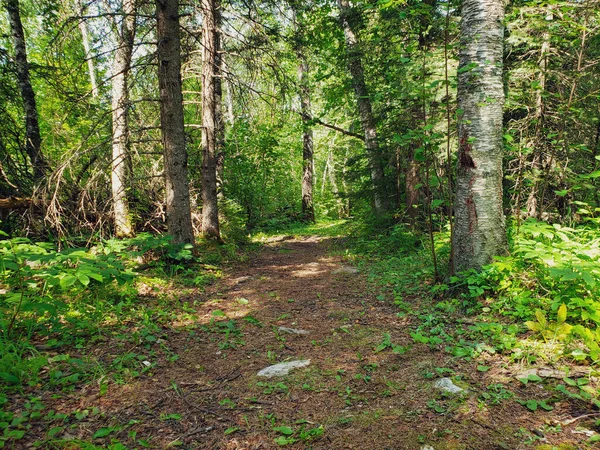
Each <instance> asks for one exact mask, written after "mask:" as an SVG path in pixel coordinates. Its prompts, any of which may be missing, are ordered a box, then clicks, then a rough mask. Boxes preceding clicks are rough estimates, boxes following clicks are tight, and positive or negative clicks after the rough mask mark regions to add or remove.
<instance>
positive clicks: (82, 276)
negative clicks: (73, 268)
mask: <svg viewBox="0 0 600 450" xmlns="http://www.w3.org/2000/svg"><path fill="white" fill-rule="evenodd" d="M77 279H78V280H79V282H80V283H81V284H83V285H84V286H87V285H88V284H90V277H88V276H87V275H85V274H83V273H78V274H77Z"/></svg>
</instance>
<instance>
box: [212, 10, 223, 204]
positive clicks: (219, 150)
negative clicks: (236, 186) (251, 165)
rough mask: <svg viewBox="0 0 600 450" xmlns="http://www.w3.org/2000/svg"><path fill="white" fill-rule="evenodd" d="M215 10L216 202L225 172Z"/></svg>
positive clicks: (218, 12)
mask: <svg viewBox="0 0 600 450" xmlns="http://www.w3.org/2000/svg"><path fill="white" fill-rule="evenodd" d="M220 8H221V7H220V5H217V8H216V9H215V24H216V36H215V39H216V41H215V47H216V54H215V77H214V82H215V134H216V150H215V153H216V155H217V156H216V158H217V160H216V176H217V199H218V200H217V201H221V200H223V199H224V198H225V194H224V192H223V182H224V180H223V177H224V170H225V117H224V115H223V48H222V47H223V45H222V44H223V35H222V34H221V9H220Z"/></svg>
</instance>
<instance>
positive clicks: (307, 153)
mask: <svg viewBox="0 0 600 450" xmlns="http://www.w3.org/2000/svg"><path fill="white" fill-rule="evenodd" d="M297 55H298V60H299V65H298V79H299V81H300V105H301V111H302V218H303V219H304V221H306V222H309V223H314V222H315V208H314V202H313V185H314V182H313V173H314V170H315V169H314V156H313V155H314V140H313V130H312V126H311V123H310V120H309V117H312V112H311V108H310V86H309V83H308V62H307V61H306V56H305V55H304V53H303V52H302V50H301V49H299V50H298V51H297Z"/></svg>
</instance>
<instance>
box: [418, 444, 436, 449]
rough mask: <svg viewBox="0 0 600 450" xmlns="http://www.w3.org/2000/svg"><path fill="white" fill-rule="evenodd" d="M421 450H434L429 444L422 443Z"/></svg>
mask: <svg viewBox="0 0 600 450" xmlns="http://www.w3.org/2000/svg"><path fill="white" fill-rule="evenodd" d="M421 450H435V449H434V448H433V447H432V446H431V445H424V446H423V447H421Z"/></svg>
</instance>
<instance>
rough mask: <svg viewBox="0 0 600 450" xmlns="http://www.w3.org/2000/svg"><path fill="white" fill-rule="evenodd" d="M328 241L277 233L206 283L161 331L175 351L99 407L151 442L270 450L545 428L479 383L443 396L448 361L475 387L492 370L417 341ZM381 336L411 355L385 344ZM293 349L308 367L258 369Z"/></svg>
mask: <svg viewBox="0 0 600 450" xmlns="http://www.w3.org/2000/svg"><path fill="white" fill-rule="evenodd" d="M331 248H332V242H331V241H328V240H327V239H321V238H317V237H310V238H302V239H292V238H290V239H285V238H283V239H280V240H278V241H273V242H271V243H268V244H267V245H266V246H265V248H264V249H263V250H261V251H260V252H259V253H258V254H257V255H255V256H254V257H253V258H252V259H251V260H250V261H248V262H246V263H243V264H241V265H238V266H236V268H235V269H234V270H232V271H231V272H230V273H228V274H226V276H225V277H224V278H223V280H222V281H221V282H220V283H219V284H218V285H217V286H214V287H213V288H212V289H211V291H210V292H207V293H206V294H204V295H203V296H202V299H200V300H202V302H201V304H200V306H198V311H197V313H195V314H191V315H190V316H189V317H188V318H186V319H182V320H181V322H179V323H174V324H173V326H172V328H170V329H166V330H165V340H166V342H165V345H167V346H168V347H169V348H170V349H171V351H173V352H175V353H176V354H178V356H179V359H178V360H177V361H174V362H171V363H165V364H161V365H159V366H158V368H157V369H156V370H154V371H153V372H152V376H148V377H145V378H141V379H138V380H136V381H135V382H134V383H132V384H128V385H125V386H123V387H121V388H119V389H111V390H110V392H109V394H108V395H107V396H105V397H103V398H102V399H101V400H100V401H101V403H102V407H103V409H104V410H105V411H106V412H107V414H108V415H110V414H112V417H113V418H118V419H119V420H120V421H121V422H122V423H127V422H128V421H130V420H138V421H140V422H139V423H137V424H136V425H134V426H133V427H132V428H131V429H133V430H135V431H137V433H138V435H139V436H152V440H151V442H152V444H153V445H154V446H156V448H167V447H168V446H169V445H178V446H179V448H186V449H194V448H207V449H270V448H279V446H278V445H277V444H276V443H275V439H278V438H279V439H283V438H287V439H288V440H289V442H292V443H291V444H289V445H288V447H286V448H315V449H415V450H417V449H421V448H422V446H423V445H426V444H427V445H431V446H432V447H433V448H434V449H435V450H442V449H479V450H483V449H516V448H521V444H520V443H521V441H522V439H521V438H520V437H519V436H518V431H517V430H518V427H519V426H521V427H525V428H526V429H527V428H529V427H530V426H531V427H533V426H536V425H537V424H535V423H530V422H531V419H530V415H529V414H528V413H527V412H526V411H525V410H524V408H521V407H520V406H519V405H516V404H515V403H514V402H504V403H502V404H500V405H499V406H495V407H494V409H493V410H491V409H490V410H487V409H485V408H483V409H482V408H481V405H478V402H477V394H476V393H475V394H474V395H470V396H469V397H468V398H467V399H466V400H461V401H460V402H458V403H457V406H455V407H453V406H452V400H450V401H449V402H450V406H448V401H447V399H441V395H440V394H439V393H437V392H435V390H434V389H433V388H432V379H431V377H428V376H427V374H428V373H433V374H435V373H436V372H435V368H438V367H444V368H450V369H453V370H454V371H456V373H458V374H462V375H463V380H464V381H465V382H466V383H468V384H469V385H470V386H478V385H479V386H481V385H484V386H485V385H486V384H485V381H484V380H483V377H484V376H485V375H484V374H481V373H479V372H477V371H476V370H474V369H473V367H469V366H465V367H460V366H459V364H466V363H461V362H458V361H457V360H456V359H452V358H451V357H450V356H448V355H447V354H445V353H442V352H434V351H431V350H430V349H429V347H427V346H424V345H415V344H414V343H413V342H412V339H411V337H410V335H409V327H410V323H409V320H410V319H409V318H398V316H397V315H396V313H397V311H398V310H397V308H395V307H393V306H392V305H390V304H389V302H384V301H380V300H378V299H377V293H375V292H370V291H369V287H368V285H367V283H366V277H365V275H364V274H360V273H359V274H351V273H336V269H339V268H340V267H343V261H342V257H341V256H331ZM188 300H189V299H188ZM223 314H224V316H223ZM408 317H410V316H408ZM280 326H285V327H290V328H295V329H302V330H306V331H308V332H309V334H308V335H292V334H287V333H285V332H280V331H278V327H280ZM385 333H388V334H389V335H390V337H391V342H392V343H393V344H394V345H396V346H406V347H407V349H408V350H407V352H406V353H404V354H394V353H393V352H392V350H391V349H385V350H383V351H379V352H377V351H376V350H375V349H376V347H377V346H378V345H379V344H381V343H382V342H383V338H384V334H385ZM398 348H400V347H398ZM295 359H310V360H311V365H310V366H309V367H307V368H302V369H297V370H295V371H293V372H292V373H291V374H290V375H288V376H286V377H283V378H274V379H261V378H258V377H257V376H256V374H257V372H258V371H259V370H260V369H262V368H264V367H266V366H269V365H271V364H274V363H276V362H281V361H286V360H295ZM471 366H472V364H471ZM436 376H437V375H436ZM436 405H440V407H442V406H443V407H444V408H454V409H453V410H452V412H451V413H448V414H444V413H443V411H442V412H441V413H440V411H437V412H436V411H435V406H436ZM174 414H175V415H177V416H172V415H174ZM170 417H174V419H171V418H170ZM538 422H539V421H538ZM510 423H512V424H514V425H510ZM281 427H289V428H290V429H287V428H281ZM319 427H322V432H321V431H320V430H319ZM529 429H530V428H529ZM310 430H312V431H310ZM290 432H293V434H291V435H290V434H289V433H290ZM286 433H287V434H286ZM515 433H516V435H515ZM311 434H312V436H313V439H311ZM294 440H295V441H296V442H293V441H294ZM523 448H525V447H523ZM528 448H531V447H528Z"/></svg>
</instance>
